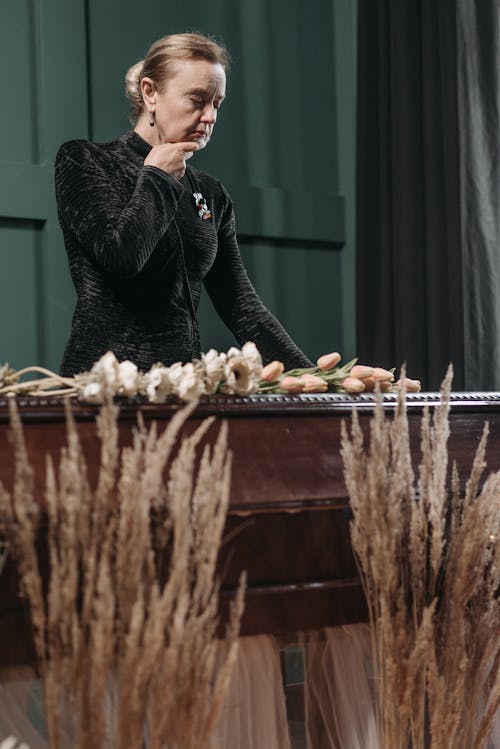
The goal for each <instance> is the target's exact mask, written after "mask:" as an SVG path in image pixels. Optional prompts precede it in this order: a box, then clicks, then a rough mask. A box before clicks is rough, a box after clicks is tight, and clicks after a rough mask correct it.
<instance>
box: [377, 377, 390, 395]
mask: <svg viewBox="0 0 500 749" xmlns="http://www.w3.org/2000/svg"><path fill="white" fill-rule="evenodd" d="M379 387H380V392H381V393H388V392H389V390H392V382H389V380H382V381H381V382H379Z"/></svg>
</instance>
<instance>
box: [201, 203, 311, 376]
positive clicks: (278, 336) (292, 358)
mask: <svg viewBox="0 0 500 749" xmlns="http://www.w3.org/2000/svg"><path fill="white" fill-rule="evenodd" d="M204 284H205V288H206V289H207V291H208V294H209V296H210V298H211V300H212V302H213V304H214V306H215V308H216V310H217V312H218V314H219V315H220V317H221V319H222V320H223V322H224V323H225V324H226V325H227V327H228V328H229V329H230V330H231V331H232V333H233V335H234V336H235V338H236V340H237V341H238V342H239V343H240V345H241V344H243V343H245V341H253V342H254V343H255V345H256V346H257V348H258V349H259V351H260V353H261V354H262V357H263V359H264V362H269V361H272V360H273V359H279V360H280V361H282V362H283V363H284V364H285V367H286V369H291V368H295V367H310V366H312V365H311V362H310V361H309V359H308V358H307V357H306V356H305V354H304V353H303V352H302V351H301V350H300V349H299V348H298V346H296V345H295V343H294V342H293V341H292V339H291V338H290V336H289V335H288V333H287V332H286V330H285V329H284V328H283V326H282V325H281V323H280V322H279V321H278V320H277V319H276V317H275V316H274V315H273V314H272V313H271V312H269V310H268V309H267V307H266V306H265V305H264V304H263V302H262V300H261V299H260V297H259V296H258V294H257V292H256V291H255V289H254V288H253V286H252V284H251V282H250V279H249V278H248V274H247V272H246V269H245V267H244V265H243V261H242V259H241V255H240V251H239V248H238V243H237V240H236V227H235V220H234V214H233V210H232V206H231V203H230V202H229V203H228V206H227V209H226V211H225V215H224V217H223V220H222V222H221V227H220V229H219V232H218V249H217V257H216V259H215V262H214V264H213V266H212V268H211V269H210V271H209V272H208V274H207V275H206V277H205V279H204Z"/></svg>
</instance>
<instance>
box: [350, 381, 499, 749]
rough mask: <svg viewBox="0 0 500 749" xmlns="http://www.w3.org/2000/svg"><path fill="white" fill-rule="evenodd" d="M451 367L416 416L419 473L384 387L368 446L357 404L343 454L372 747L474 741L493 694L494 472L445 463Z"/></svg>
mask: <svg viewBox="0 0 500 749" xmlns="http://www.w3.org/2000/svg"><path fill="white" fill-rule="evenodd" d="M451 380H452V372H451V367H450V370H449V371H448V374H447V376H446V378H445V380H444V382H443V385H442V389H441V402H440V405H439V406H438V407H437V408H436V409H435V411H434V414H433V416H431V415H430V413H429V410H428V409H427V408H426V409H425V411H424V415H423V418H422V426H421V456H422V457H421V462H420V466H419V469H418V472H417V475H415V473H414V470H413V467H412V461H411V451H410V436H409V426H408V418H407V413H406V403H405V397H404V394H401V395H400V397H399V403H398V407H397V411H396V414H395V416H394V418H390V417H386V416H385V415H384V410H383V406H382V403H381V401H380V399H379V400H378V401H377V404H376V407H375V414H374V417H373V419H372V420H371V424H370V435H369V440H368V444H367V446H365V444H364V436H363V433H362V430H361V427H360V424H359V420H358V417H357V415H356V413H353V418H352V425H351V433H350V436H349V435H348V433H347V429H346V428H345V426H343V434H342V455H343V460H344V469H345V478H346V483H347V488H348V492H349V497H350V503H351V508H352V512H353V521H352V524H351V537H352V544H353V548H354V551H355V553H356V555H357V559H358V562H359V566H360V573H361V578H362V581H363V585H364V588H365V592H366V598H367V602H368V607H369V614H370V624H371V633H372V647H373V655H374V668H375V693H376V708H377V718H378V727H379V735H380V747H381V748H382V747H383V749H421V748H422V747H428V748H430V749H450V747H453V749H481V748H483V747H485V746H486V744H487V739H488V736H489V734H490V732H491V729H492V724H493V721H494V718H495V713H496V711H497V709H498V708H499V706H500V671H499V663H500V636H499V633H500V597H499V592H500V472H498V473H494V474H492V475H490V476H489V477H488V478H487V479H486V481H484V483H481V478H482V474H483V471H484V468H485V449H486V440H487V435H488V426H487V425H485V428H484V432H483V436H482V439H481V441H480V444H479V446H478V448H477V451H476V455H475V459H474V462H473V466H472V470H471V474H470V477H469V479H468V481H467V483H466V486H465V491H464V492H462V491H460V488H459V486H460V484H459V477H458V474H457V470H456V466H453V468H452V470H451V471H450V470H449V466H448V449H447V440H448V436H449V421H448V414H449V394H450V387H451Z"/></svg>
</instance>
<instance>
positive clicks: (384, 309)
mask: <svg viewBox="0 0 500 749" xmlns="http://www.w3.org/2000/svg"><path fill="white" fill-rule="evenodd" d="M499 14H500V0H440V1H439V2H436V0H411V2H404V3H402V2H400V0H359V27H358V35H359V38H358V41H359V48H358V49H359V53H358V54H359V57H358V133H357V139H358V154H357V156H358V173H357V299H358V324H357V328H358V331H357V332H358V352H359V354H360V357H361V358H362V359H364V360H366V361H370V362H372V361H375V362H377V363H380V364H382V365H383V366H399V365H400V364H401V363H403V362H406V363H407V367H408V371H409V373H410V375H411V376H415V377H420V378H421V379H422V381H423V385H424V388H426V389H428V390H429V389H435V388H437V387H438V386H439V383H440V382H441V379H442V377H443V375H444V373H445V370H446V367H447V365H448V362H449V361H452V362H453V365H454V369H455V381H454V388H455V390H457V389H462V388H465V389H468V390H482V389H484V390H486V389H500V284H499V283H498V281H499V280H500V226H499V222H500V204H499V188H498V180H499V176H500V175H499V172H498V163H499V158H498V149H499V147H500V131H499V119H498V104H499V98H500V93H499V92H500V89H499V80H498V70H499V63H500V59H499V55H500V52H499V46H498V41H499V39H498V36H499V23H500V21H499Z"/></svg>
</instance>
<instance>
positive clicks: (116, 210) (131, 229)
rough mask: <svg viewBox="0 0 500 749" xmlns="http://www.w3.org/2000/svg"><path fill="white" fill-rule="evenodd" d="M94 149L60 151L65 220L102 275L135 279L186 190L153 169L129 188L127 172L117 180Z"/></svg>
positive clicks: (76, 145) (78, 145) (59, 189)
mask: <svg viewBox="0 0 500 749" xmlns="http://www.w3.org/2000/svg"><path fill="white" fill-rule="evenodd" d="M90 145H91V144H87V143H85V142H82V141H71V142H69V143H65V144H64V145H63V146H62V147H61V148H60V150H59V153H58V155H57V160H56V194H57V203H58V210H59V216H60V219H61V222H62V223H64V224H66V226H67V227H68V228H69V230H70V231H71V232H73V234H74V235H75V237H76V239H77V241H78V243H79V244H80V245H81V247H82V248H83V251H84V252H85V253H86V254H87V256H88V257H89V259H90V260H91V261H92V262H93V263H94V264H95V265H96V266H97V267H98V268H99V269H100V270H101V271H104V272H105V273H107V274H109V275H114V276H117V277H122V278H127V277H133V276H135V275H137V274H138V273H139V272H140V271H141V269H142V268H143V267H144V265H145V264H146V262H147V261H148V259H149V258H150V256H151V254H152V253H153V251H154V249H155V247H156V246H157V244H158V242H159V240H160V239H161V237H162V236H163V235H164V234H165V232H166V231H167V229H168V227H169V225H170V223H171V222H172V220H173V218H174V216H175V212H176V209H177V205H178V201H179V198H180V197H181V195H182V193H183V188H182V185H180V183H179V182H178V181H177V180H175V179H174V178H173V177H171V176H170V175H169V174H167V173H166V172H163V171H162V170H161V169H157V168H156V167H152V166H141V168H140V169H139V171H138V173H136V174H134V173H133V172H132V174H133V176H132V178H131V179H132V182H131V183H130V186H129V187H128V188H127V185H126V184H125V183H124V180H123V171H122V172H121V173H120V176H119V178H116V179H115V177H114V170H113V162H112V161H111V160H109V161H106V158H105V157H103V156H102V154H100V153H99V152H97V153H94V152H93V151H92V150H91V148H90ZM115 158H116V157H115ZM131 171H132V170H131Z"/></svg>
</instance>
